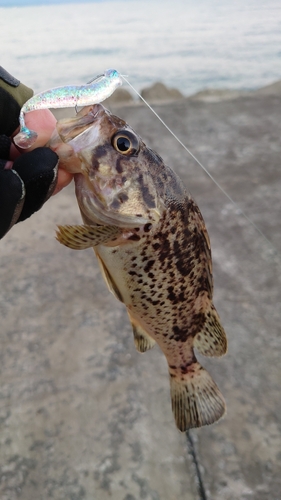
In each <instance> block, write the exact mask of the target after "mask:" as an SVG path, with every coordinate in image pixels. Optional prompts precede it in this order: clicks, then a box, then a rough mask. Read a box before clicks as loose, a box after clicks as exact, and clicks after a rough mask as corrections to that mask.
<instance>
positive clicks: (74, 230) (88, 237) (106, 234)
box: [56, 224, 120, 250]
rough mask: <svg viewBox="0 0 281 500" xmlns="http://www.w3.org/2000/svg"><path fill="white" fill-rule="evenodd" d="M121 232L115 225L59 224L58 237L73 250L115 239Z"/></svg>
mask: <svg viewBox="0 0 281 500" xmlns="http://www.w3.org/2000/svg"><path fill="white" fill-rule="evenodd" d="M119 234H120V229H118V228H117V227H115V226H90V225H88V226H83V225H79V224H77V225H75V226H58V229H57V232H56V239H57V240H58V241H59V242H60V243H61V244H62V245H65V246H66V247H68V248H72V249H73V250H84V249H85V248H90V247H94V246H96V245H101V244H103V243H108V242H109V241H113V240H114V239H116V238H117V236H118V235H119Z"/></svg>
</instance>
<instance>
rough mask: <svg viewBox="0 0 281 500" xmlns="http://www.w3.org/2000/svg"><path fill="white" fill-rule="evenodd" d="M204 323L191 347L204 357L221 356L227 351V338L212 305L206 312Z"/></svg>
mask: <svg viewBox="0 0 281 500" xmlns="http://www.w3.org/2000/svg"><path fill="white" fill-rule="evenodd" d="M205 314H206V321H205V323H204V325H203V327H202V329H201V330H200V331H199V332H198V333H197V334H196V335H195V337H194V341H193V347H195V348H196V349H197V350H198V351H199V352H200V354H203V355H204V356H223V354H225V353H226V351H227V338H226V334H225V331H224V329H223V327H222V326H221V323H220V318H219V315H218V313H217V311H216V309H215V307H214V306H213V305H211V306H210V308H209V310H207V311H206V313H205Z"/></svg>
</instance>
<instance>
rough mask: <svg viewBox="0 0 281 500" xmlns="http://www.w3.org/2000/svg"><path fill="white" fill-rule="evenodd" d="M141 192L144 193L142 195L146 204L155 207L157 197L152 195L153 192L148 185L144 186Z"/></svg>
mask: <svg viewBox="0 0 281 500" xmlns="http://www.w3.org/2000/svg"><path fill="white" fill-rule="evenodd" d="M141 193H142V197H143V200H144V202H145V204H146V205H147V206H148V207H149V208H155V199H154V197H153V196H152V194H151V193H150V191H149V188H148V187H147V186H142V187H141Z"/></svg>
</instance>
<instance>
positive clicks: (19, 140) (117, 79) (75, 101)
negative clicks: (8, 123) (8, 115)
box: [14, 69, 122, 149]
mask: <svg viewBox="0 0 281 500" xmlns="http://www.w3.org/2000/svg"><path fill="white" fill-rule="evenodd" d="M120 85H122V79H121V76H120V74H119V73H118V71H116V70H115V69H108V70H106V71H105V73H104V74H103V75H101V76H98V77H96V78H95V79H94V80H93V81H92V82H90V83H88V84H86V85H66V86H64V87H56V88H53V89H50V90H46V91H44V92H40V93H39V94H36V95H35V96H33V97H31V99H29V100H28V101H27V102H26V103H25V104H24V105H23V107H22V108H21V112H20V117H19V122H20V131H19V133H18V134H17V135H16V136H15V137H14V142H15V144H16V145H17V146H19V147H20V148H23V149H28V148H29V147H30V146H31V145H32V144H33V143H34V142H35V141H36V139H37V133H36V132H35V131H34V130H30V129H29V128H28V127H26V125H25V119H24V117H25V114H26V113H29V112H30V111H35V110H38V109H47V108H55V109H57V108H72V107H73V108H74V107H75V106H88V105H91V104H97V103H100V102H102V101H104V100H105V99H107V98H108V97H110V96H111V94H113V92H114V91H115V90H116V88H117V87H119V86H120Z"/></svg>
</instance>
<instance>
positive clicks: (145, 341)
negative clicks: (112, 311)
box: [128, 311, 156, 352]
mask: <svg viewBox="0 0 281 500" xmlns="http://www.w3.org/2000/svg"><path fill="white" fill-rule="evenodd" d="M128 315H129V319H130V322H131V325H132V329H133V334H134V343H135V347H136V350H137V351H139V352H146V351H148V350H149V349H152V347H154V346H155V344H156V342H155V340H154V339H153V338H152V337H151V336H150V335H149V334H148V333H147V332H146V331H145V330H144V328H143V327H142V326H141V325H140V324H139V323H138V322H137V321H136V320H135V318H133V317H132V316H131V315H130V312H129V311H128Z"/></svg>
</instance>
